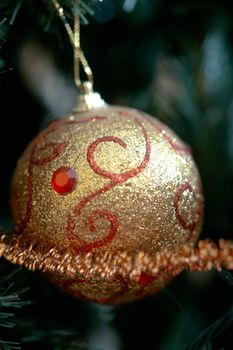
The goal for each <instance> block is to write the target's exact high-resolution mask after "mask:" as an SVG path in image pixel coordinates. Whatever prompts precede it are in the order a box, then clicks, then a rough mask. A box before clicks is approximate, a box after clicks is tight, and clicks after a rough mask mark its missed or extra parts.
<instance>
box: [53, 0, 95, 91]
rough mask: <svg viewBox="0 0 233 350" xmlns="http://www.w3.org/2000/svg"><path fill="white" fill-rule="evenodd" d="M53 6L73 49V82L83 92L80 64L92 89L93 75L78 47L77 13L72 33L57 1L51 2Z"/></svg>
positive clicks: (78, 21)
mask: <svg viewBox="0 0 233 350" xmlns="http://www.w3.org/2000/svg"><path fill="white" fill-rule="evenodd" d="M52 2H53V5H54V7H55V9H56V11H57V14H58V16H59V17H60V18H61V20H62V22H63V24H64V26H65V29H66V31H67V34H68V37H69V39H70V42H71V44H72V45H73V48H74V80H75V84H76V86H77V87H79V88H81V90H83V89H82V88H83V86H82V85H83V83H82V81H81V79H80V63H81V65H82V68H83V70H84V72H85V74H86V76H87V80H88V82H89V86H92V87H93V84H94V82H93V74H92V71H91V68H90V66H89V64H88V61H87V59H86V57H85V55H84V52H83V51H82V49H81V45H80V16H79V13H77V14H75V17H74V31H72V29H71V26H70V24H69V23H68V21H67V19H66V16H65V14H64V9H63V8H62V7H61V5H60V4H59V2H58V1H57V0H52Z"/></svg>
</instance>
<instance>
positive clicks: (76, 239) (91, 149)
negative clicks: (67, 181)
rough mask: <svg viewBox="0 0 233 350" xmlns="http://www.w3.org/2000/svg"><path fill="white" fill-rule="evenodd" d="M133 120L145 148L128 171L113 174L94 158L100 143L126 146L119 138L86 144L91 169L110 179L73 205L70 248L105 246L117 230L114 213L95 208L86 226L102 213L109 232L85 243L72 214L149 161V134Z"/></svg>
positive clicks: (69, 229)
mask: <svg viewBox="0 0 233 350" xmlns="http://www.w3.org/2000/svg"><path fill="white" fill-rule="evenodd" d="M134 120H135V122H136V124H137V125H138V126H139V127H140V129H141V131H142V134H143V136H144V139H145V149H146V150H145V155H144V158H143V160H142V162H141V164H140V165H138V166H137V167H136V168H134V169H132V170H129V171H126V172H125V173H122V174H114V173H110V172H109V171H107V170H104V169H102V168H101V167H100V166H99V165H98V164H97V163H96V161H95V159H94V153H95V151H96V148H97V146H99V145H100V144H102V143H104V142H115V143H117V144H118V145H119V146H121V147H123V148H126V147H127V145H126V143H125V142H124V141H123V140H121V139H120V138H119V137H116V136H104V137H101V138H98V139H97V140H95V141H94V142H93V143H91V144H90V145H89V146H88V150H87V161H88V163H89V164H90V167H91V169H92V170H93V171H94V172H95V173H96V174H98V175H100V176H102V177H104V178H107V179H110V180H111V181H110V182H109V183H108V184H106V185H105V186H103V187H102V188H99V189H98V190H96V191H95V192H93V193H91V194H89V195H88V196H86V197H85V198H83V199H82V200H81V201H80V202H79V204H78V205H77V206H76V207H75V210H74V213H73V214H72V215H70V217H69V219H68V222H67V237H68V239H69V241H70V246H71V248H72V249H73V250H75V251H76V252H89V251H91V250H92V249H94V248H98V247H102V246H105V245H106V244H108V243H110V242H111V241H112V240H113V238H114V237H115V235H116V233H117V231H118V227H119V223H118V220H117V217H116V215H115V214H114V213H112V212H111V211H109V210H108V211H106V210H105V211H103V210H96V211H94V212H92V213H91V214H90V217H89V219H88V221H87V224H88V228H89V230H90V231H91V230H92V228H93V219H92V217H93V215H94V216H96V215H97V213H98V215H99V216H100V217H101V216H102V217H103V213H104V216H105V218H106V220H107V221H108V222H109V223H110V228H109V232H108V233H107V235H106V236H105V237H104V238H102V239H100V240H98V241H95V242H92V243H87V242H86V241H85V240H83V239H81V237H80V235H79V234H78V233H76V232H75V220H74V216H75V215H78V216H79V215H80V214H81V211H82V209H83V208H84V207H85V205H86V204H87V203H89V202H90V201H92V200H93V199H94V198H96V197H97V196H99V195H101V194H103V193H105V192H107V191H109V190H111V189H113V188H114V187H115V186H117V185H119V184H122V183H124V182H126V181H127V180H129V179H130V178H132V177H135V176H137V175H138V174H139V173H141V172H142V171H143V170H144V169H145V168H146V166H147V164H148V163H149V160H150V154H151V144H150V139H149V136H148V134H147V131H146V129H145V127H144V126H143V124H142V123H141V122H139V121H138V120H137V119H136V118H135V119H134ZM107 213H108V214H107Z"/></svg>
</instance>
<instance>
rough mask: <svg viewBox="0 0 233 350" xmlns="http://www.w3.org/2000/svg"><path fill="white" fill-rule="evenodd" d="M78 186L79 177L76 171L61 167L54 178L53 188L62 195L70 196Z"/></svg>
mask: <svg viewBox="0 0 233 350" xmlns="http://www.w3.org/2000/svg"><path fill="white" fill-rule="evenodd" d="M76 185H77V175H76V172H75V170H74V169H71V168H68V167H65V166H63V167H61V168H59V169H57V170H56V171H55V172H54V173H53V176H52V180H51V186H52V188H53V189H54V191H56V192H57V193H59V194H61V195H65V194H68V193H70V192H72V191H74V190H75V188H76Z"/></svg>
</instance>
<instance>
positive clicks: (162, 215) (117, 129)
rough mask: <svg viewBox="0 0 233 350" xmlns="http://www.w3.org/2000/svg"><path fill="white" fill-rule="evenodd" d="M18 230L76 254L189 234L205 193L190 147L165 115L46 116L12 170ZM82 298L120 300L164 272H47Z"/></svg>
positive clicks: (132, 249) (158, 246)
mask: <svg viewBox="0 0 233 350" xmlns="http://www.w3.org/2000/svg"><path fill="white" fill-rule="evenodd" d="M11 204H12V210H13V219H14V223H15V227H16V230H17V231H18V232H19V233H23V235H24V237H25V240H27V241H31V242H38V244H44V245H48V246H52V247H56V248H57V249H58V251H59V250H60V251H62V250H64V249H65V250H66V251H68V252H70V253H72V254H73V255H75V254H83V255H85V254H88V253H90V252H93V253H96V252H98V253H100V254H105V253H111V254H116V253H118V252H122V251H127V252H128V253H129V254H130V256H132V257H135V256H136V254H138V253H139V252H140V251H144V252H145V253H147V254H149V255H154V254H155V253H157V252H160V251H162V250H163V249H164V248H167V249H172V250H174V251H175V250H176V249H177V248H178V247H179V246H181V245H183V244H185V243H188V242H196V241H197V239H198V236H199V233H200V229H201V222H202V214H203V196H202V191H201V182H200V177H199V174H198V171H197V168H196V166H195V164H194V162H193V159H192V156H191V154H190V150H189V148H188V147H187V146H186V145H185V144H184V143H182V142H181V141H180V140H179V138H178V137H177V136H176V135H175V134H174V133H173V132H172V131H171V130H170V129H169V128H168V127H166V126H165V125H164V124H162V123H161V122H159V121H158V120H156V119H154V118H152V117H150V116H149V115H146V114H144V113H142V112H139V111H137V110H133V109H129V108H124V107H116V106H114V107H112V106H104V107H102V108H99V109H91V110H90V111H87V112H82V113H74V114H72V115H71V116H69V117H67V118H64V119H61V120H57V121H54V122H52V123H51V124H50V125H49V126H48V127H47V128H46V129H45V130H44V131H42V132H41V133H40V134H39V136H37V137H36V138H35V139H34V140H33V141H32V143H31V144H30V145H29V146H28V148H27V149H26V151H25V152H24V154H23V155H22V157H21V159H20V160H19V161H18V165H17V168H16V171H15V174H14V177H13V183H12V198H11ZM50 278H51V280H52V281H53V282H54V283H55V284H57V285H58V286H60V287H61V288H63V289H65V290H66V291H68V292H69V293H70V294H73V295H79V296H81V297H84V298H86V299H88V300H92V301H97V302H98V301H99V302H114V303H118V302H126V301H130V300H134V299H136V298H139V297H141V296H144V295H145V294H148V293H154V292H155V291H156V290H158V289H161V288H162V287H164V285H165V284H166V283H167V282H168V280H169V279H170V278H171V276H169V275H168V274H167V273H163V274H161V276H159V278H156V279H154V278H153V277H151V276H150V275H148V274H141V276H139V280H138V282H137V283H136V284H135V283H131V282H130V280H129V279H127V278H123V277H122V276H119V277H117V276H116V278H115V280H114V281H111V282H109V281H103V280H102V279H101V278H100V279H90V278H85V276H84V277H83V278H81V279H68V280H67V279H66V278H61V276H58V277H56V275H55V276H50Z"/></svg>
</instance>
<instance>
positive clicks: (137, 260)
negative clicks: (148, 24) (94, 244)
mask: <svg viewBox="0 0 233 350" xmlns="http://www.w3.org/2000/svg"><path fill="white" fill-rule="evenodd" d="M0 256H3V257H4V258H5V259H6V260H8V261H10V262H11V263H13V264H18V265H23V266H25V267H27V268H28V269H29V270H32V271H34V270H40V271H43V272H47V273H56V274H59V275H63V276H69V277H70V278H76V277H85V278H101V279H103V280H105V281H106V280H108V281H111V280H113V279H114V277H115V276H116V275H119V274H120V275H122V276H123V277H127V278H129V279H130V280H132V281H137V280H138V278H139V276H140V274H141V273H147V274H149V275H151V276H153V277H156V276H158V275H159V274H160V273H161V272H166V273H169V274H170V275H173V276H176V275H178V274H179V273H180V272H182V271H183V270H190V271H210V270H213V269H214V270H217V271H221V270H222V269H227V270H233V241H228V240H225V239H220V240H219V242H218V244H216V243H214V242H213V241H211V240H200V241H199V242H198V246H197V247H193V246H192V245H190V244H185V245H184V246H182V247H180V248H177V251H171V250H168V249H164V250H163V251H161V252H158V253H156V254H155V255H154V256H149V255H148V254H146V253H145V252H139V253H137V254H136V255H135V256H134V257H132V255H131V254H130V253H128V252H118V253H112V252H111V253H108V252H106V253H102V254H100V253H93V252H91V253H87V254H85V255H81V254H79V255H73V254H71V253H68V252H66V251H64V252H59V251H58V250H57V249H56V248H51V249H50V248H48V247H47V246H46V247H45V246H42V245H41V244H38V243H28V242H27V241H25V238H24V237H23V236H21V235H19V236H16V235H15V236H14V235H9V236H8V235H2V236H1V239H0Z"/></svg>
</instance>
